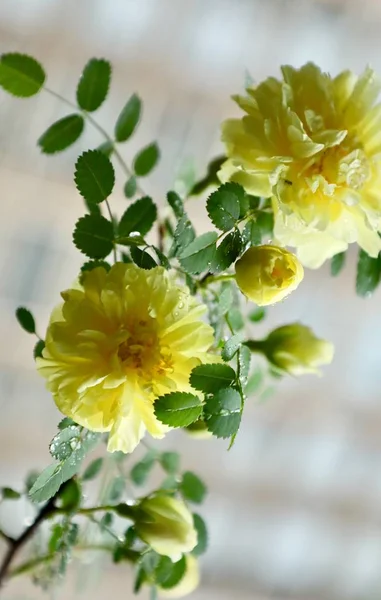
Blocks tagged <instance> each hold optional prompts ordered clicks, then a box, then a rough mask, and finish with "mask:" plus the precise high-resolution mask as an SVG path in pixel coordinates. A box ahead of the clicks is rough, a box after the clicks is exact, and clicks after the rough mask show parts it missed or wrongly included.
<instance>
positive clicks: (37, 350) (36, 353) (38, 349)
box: [33, 340, 45, 360]
mask: <svg viewBox="0 0 381 600" xmlns="http://www.w3.org/2000/svg"><path fill="white" fill-rule="evenodd" d="M44 348H45V342H44V340H38V342H36V345H35V346H34V348H33V357H34V360H36V358H41V356H42V351H43V349H44Z"/></svg>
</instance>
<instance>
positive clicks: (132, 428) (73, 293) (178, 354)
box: [37, 263, 215, 452]
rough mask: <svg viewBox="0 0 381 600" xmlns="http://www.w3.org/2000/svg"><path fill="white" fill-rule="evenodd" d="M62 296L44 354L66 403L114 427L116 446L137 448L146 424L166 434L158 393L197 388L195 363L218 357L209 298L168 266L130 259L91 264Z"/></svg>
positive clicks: (54, 387)
mask: <svg viewBox="0 0 381 600" xmlns="http://www.w3.org/2000/svg"><path fill="white" fill-rule="evenodd" d="M62 298H63V300H64V303H63V304H62V305H61V306H59V307H58V308H57V309H56V310H55V311H54V312H53V314H52V317H51V321H50V324H49V327H48V331H47V335H46V347H45V350H44V352H43V358H40V359H38V361H37V365H38V370H39V372H40V373H41V375H43V376H44V377H45V378H46V380H47V386H48V388H49V389H50V391H51V392H52V394H53V396H54V399H55V402H56V404H57V406H58V408H59V409H60V410H61V411H62V412H63V414H65V415H67V416H68V417H71V418H72V419H73V420H74V421H75V422H76V423H79V424H80V425H83V426H84V427H87V428H88V429H90V430H92V431H109V432H110V436H109V442H108V450H109V451H110V452H114V451H116V450H121V451H122V452H132V450H133V449H134V448H135V447H136V445H137V444H138V443H139V441H140V439H141V438H142V437H143V435H144V432H145V431H146V430H147V431H148V432H149V433H150V434H151V435H152V436H153V437H156V438H161V437H163V436H164V434H165V433H166V431H168V427H166V426H164V425H163V424H162V423H160V422H159V421H158V420H157V419H156V417H155V414H154V410H153V402H154V400H155V398H157V397H158V396H160V395H162V394H165V393H168V392H172V391H176V390H178V391H189V392H192V391H193V390H192V388H191V386H190V385H189V375H190V372H191V371H192V369H193V368H194V367H195V366H197V365H199V364H200V363H203V362H213V361H215V357H212V356H211V355H209V353H208V350H209V348H210V346H211V345H212V344H213V330H212V328H211V327H210V326H209V325H206V324H205V323H204V322H203V321H202V320H201V317H202V315H203V313H204V312H205V310H206V308H205V306H203V305H201V304H198V303H197V301H196V300H195V299H194V298H193V297H192V296H191V295H190V293H189V290H188V288H186V287H183V286H180V285H178V284H177V283H176V282H175V281H174V280H173V278H172V277H171V276H170V275H168V273H167V272H166V271H165V270H164V269H163V268H161V267H156V268H154V269H151V270H149V271H147V270H143V269H140V268H139V267H136V266H135V265H132V264H129V265H127V264H124V263H117V264H116V265H114V266H113V267H112V268H111V270H110V271H109V272H108V273H107V272H106V271H105V269H103V268H96V269H94V270H93V271H90V272H89V273H87V274H86V277H85V278H84V283H83V286H79V285H78V286H77V288H75V289H70V290H67V291H65V292H63V293H62Z"/></svg>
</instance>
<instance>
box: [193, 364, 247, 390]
mask: <svg viewBox="0 0 381 600" xmlns="http://www.w3.org/2000/svg"><path fill="white" fill-rule="evenodd" d="M235 379H236V374H235V372H234V369H232V368H231V367H229V365H224V364H213V365H199V366H198V367H195V368H194V369H193V371H192V373H191V375H190V379H189V383H190V384H191V386H192V387H193V388H194V389H195V390H199V391H200V392H204V394H213V393H215V392H218V390H220V389H222V388H226V387H229V386H230V385H231V384H232V383H233V382H234V381H235Z"/></svg>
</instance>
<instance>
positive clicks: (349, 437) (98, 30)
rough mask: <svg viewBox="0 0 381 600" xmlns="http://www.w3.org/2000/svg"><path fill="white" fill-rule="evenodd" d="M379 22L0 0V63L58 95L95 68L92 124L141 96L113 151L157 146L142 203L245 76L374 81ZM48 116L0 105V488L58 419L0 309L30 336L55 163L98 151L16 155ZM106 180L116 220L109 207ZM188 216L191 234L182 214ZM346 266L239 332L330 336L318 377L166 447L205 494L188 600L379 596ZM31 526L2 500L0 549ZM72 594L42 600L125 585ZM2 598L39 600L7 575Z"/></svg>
mask: <svg viewBox="0 0 381 600" xmlns="http://www.w3.org/2000/svg"><path fill="white" fill-rule="evenodd" d="M380 26H381V2H380V0H361V1H360V0H325V1H323V0H321V1H318V0H315V1H312V0H112V1H107V0H81V1H80V2H79V1H78V0H0V51H1V52H7V51H18V52H25V53H28V54H31V55H32V56H35V57H36V58H37V59H38V60H40V61H41V62H42V64H43V65H44V67H45V69H46V71H47V73H48V81H47V85H48V86H49V87H50V88H51V89H53V90H55V91H57V92H59V93H61V94H63V95H64V96H66V97H67V98H68V99H70V100H73V99H74V90H75V87H76V83H77V80H78V78H79V75H80V73H81V70H82V68H83V66H84V64H85V63H86V61H87V60H88V59H89V58H90V57H92V56H95V57H105V58H107V59H109V60H111V62H112V63H113V67H114V72H113V81H112V87H111V92H110V95H109V99H108V101H107V102H106V104H105V105H104V106H103V107H101V109H100V110H99V112H98V113H96V119H97V120H98V121H99V122H100V123H101V125H102V126H104V127H105V128H106V129H108V130H109V131H111V130H112V128H113V125H114V122H115V118H116V116H117V114H118V113H119V111H120V109H121V108H122V106H123V105H124V103H125V101H126V100H127V98H128V97H129V96H130V94H131V93H133V92H135V91H136V92H138V93H139V94H140V95H141V97H142V98H143V99H144V103H145V104H144V106H145V108H144V118H143V122H142V124H141V125H140V127H139V129H138V132H137V134H136V135H135V136H134V138H133V140H132V141H131V142H129V143H128V144H127V145H126V146H125V148H122V149H121V151H122V153H123V155H124V157H125V158H126V160H127V161H129V160H131V158H132V157H133V156H134V153H135V151H136V150H137V149H139V148H140V147H142V146H143V145H145V144H147V143H149V142H151V141H152V140H153V139H158V140H159V144H160V148H161V151H162V160H161V161H160V165H159V167H158V168H157V169H156V170H155V172H154V174H153V176H152V177H150V178H149V181H147V183H145V187H146V188H147V191H148V192H149V193H151V194H152V195H153V197H154V199H155V201H157V202H158V203H163V202H164V198H165V195H164V194H165V192H166V191H167V189H169V188H170V187H172V186H173V182H174V180H175V179H176V177H178V175H179V173H183V174H184V173H186V172H188V173H189V172H190V171H192V170H193V171H194V172H195V173H196V174H197V175H198V176H201V175H203V174H204V170H205V165H206V162H207V160H208V159H209V158H212V157H214V156H216V155H217V154H219V153H221V145H220V142H219V124H220V122H221V120H222V119H224V118H226V117H228V116H232V115H234V114H237V109H236V108H235V106H234V104H233V102H232V101H231V99H230V95H231V94H233V93H236V92H237V91H240V90H242V89H243V87H244V82H245V76H246V75H245V73H246V72H249V73H250V74H251V76H252V78H253V79H254V80H260V79H262V78H263V77H266V76H268V75H277V74H278V73H279V65H280V64H282V63H291V64H293V65H294V66H299V65H301V64H302V63H304V62H306V61H307V60H313V61H315V62H316V63H318V64H319V65H320V66H321V67H322V68H323V69H325V70H329V71H331V72H332V73H334V74H336V73H337V71H339V70H341V69H344V68H350V69H353V70H355V71H356V72H360V71H362V70H363V69H364V67H365V66H366V64H368V63H370V64H371V65H372V66H374V67H375V68H376V69H378V71H379V72H381V41H380ZM67 113H68V111H67V109H66V108H65V106H64V105H63V104H62V103H60V101H59V100H56V99H54V98H52V97H51V96H48V95H47V94H45V93H41V94H40V95H38V96H36V97H35V98H32V99H30V100H18V99H15V98H12V97H10V96H8V95H6V94H5V93H3V92H2V91H1V90H0V190H1V192H0V198H1V199H0V207H1V219H0V270H1V280H0V281H1V294H0V330H1V340H2V344H1V349H0V487H1V486H2V485H13V486H14V487H16V488H17V487H20V486H21V485H22V482H23V480H24V478H25V475H26V473H27V472H28V471H30V470H31V469H32V468H43V467H44V466H46V465H47V464H48V463H49V459H50V457H49V454H48V443H49V441H50V439H51V437H52V435H53V434H54V432H55V430H56V424H57V421H58V418H59V415H58V412H57V411H56V409H55V407H54V405H53V402H52V400H51V398H50V396H49V394H48V393H47V392H46V391H45V390H44V382H43V380H42V379H40V378H39V377H38V375H37V374H36V372H35V369H34V363H33V359H32V348H33V344H34V340H33V339H31V338H32V336H30V337H28V335H27V334H25V333H23V332H22V331H21V330H20V329H19V327H18V325H17V323H16V320H15V318H14V310H15V308H16V307H17V306H19V305H26V306H28V307H30V308H31V310H32V311H33V313H34V314H35V316H36V317H37V322H38V328H39V330H40V331H42V332H43V331H44V328H45V326H46V323H47V319H48V315H49V311H50V309H51V307H52V306H53V305H54V304H55V303H56V302H57V299H58V294H59V292H60V291H61V290H62V289H65V288H66V287H67V286H68V285H69V284H70V283H71V282H72V280H73V279H74V278H75V276H76V273H77V270H78V268H79V266H80V264H81V257H80V255H79V253H78V252H77V250H76V249H75V248H74V247H72V246H71V244H70V238H71V231H72V229H73V225H74V223H75V221H76V219H77V218H78V217H79V216H80V215H81V214H82V212H83V207H82V202H81V199H80V197H79V195H78V193H77V192H76V190H75V188H74V186H73V184H72V174H73V166H74V161H75V159H76V157H77V156H78V154H79V153H80V151H81V147H82V148H83V149H88V148H90V147H95V146H96V145H98V144H99V143H100V141H101V139H100V138H99V135H98V134H97V133H96V132H95V131H94V130H91V129H90V128H89V127H88V128H87V132H86V136H85V137H84V138H83V139H82V141H81V146H80V145H79V144H77V145H76V146H75V147H73V148H72V149H70V150H68V151H66V152H65V153H62V154H58V155H56V156H53V157H46V156H44V155H42V154H40V152H39V150H38V148H37V146H36V140H37V138H38V137H39V136H40V135H41V133H42V132H43V131H44V130H45V129H46V128H47V127H48V125H50V124H51V123H52V122H53V121H54V120H56V119H58V118H60V117H62V116H64V115H66V114H67ZM122 184H123V180H121V179H120V180H119V188H118V190H117V193H116V195H115V199H114V200H113V206H114V207H115V208H116V210H118V211H122V210H123V208H124V207H125V206H126V201H125V200H124V199H123V195H122ZM189 206H190V212H191V214H192V215H193V217H194V218H195V220H196V222H197V223H198V226H199V229H200V231H202V229H203V228H205V227H207V224H206V221H204V218H203V209H202V200H200V199H194V200H193V201H192V203H190V205H189ZM349 258H350V260H349V262H348V264H347V266H346V268H345V271H344V273H343V274H342V275H341V276H340V278H338V279H332V278H331V277H330V276H329V267H328V265H326V266H325V267H323V268H322V269H321V270H320V271H318V272H308V273H307V275H306V278H305V281H304V284H303V285H302V286H301V287H300V288H299V289H298V290H297V292H295V293H294V294H293V295H292V296H291V297H290V299H288V300H287V302H285V303H283V304H281V305H280V306H279V305H278V306H275V307H274V308H272V309H271V310H270V311H269V318H268V319H267V320H266V321H265V322H264V323H263V324H261V325H259V326H257V331H256V334H257V335H258V336H259V335H260V334H262V333H263V334H264V333H266V332H267V331H269V330H270V329H271V328H273V327H274V326H277V325H279V324H283V323H285V322H292V321H294V320H300V321H302V322H303V323H305V324H308V325H310V326H312V327H313V328H314V330H315V331H316V333H317V334H319V335H320V336H321V337H326V338H328V339H331V340H332V341H333V342H334V343H335V346H336V357H335V359H334V362H333V365H332V366H331V367H328V368H326V369H325V370H324V377H323V378H316V377H312V376H311V377H310V376H305V377H303V378H301V379H299V380H292V379H287V380H286V379H285V380H282V381H280V382H279V383H276V386H275V387H274V393H273V395H272V396H271V397H268V396H269V391H271V390H269V388H268V383H267V382H266V381H264V382H263V384H261V386H260V389H259V392H258V394H257V395H255V396H254V397H253V398H252V399H251V400H250V401H248V402H247V406H246V411H245V415H244V419H243V424H242V427H241V430H240V433H239V435H238V438H237V441H236V444H235V445H234V447H233V449H232V450H231V451H230V452H227V451H226V443H222V442H219V441H194V440H191V439H189V438H187V437H186V436H185V434H182V433H172V434H171V435H169V436H168V437H167V439H166V442H165V443H166V445H167V447H168V448H171V447H172V448H174V447H176V448H178V449H180V450H181V452H182V453H183V455H184V459H183V464H184V467H185V468H189V469H194V470H195V471H196V472H198V473H199V474H200V475H201V476H202V478H203V479H204V480H205V481H206V482H207V484H208V486H209V490H210V493H209V496H208V500H207V502H206V504H205V508H204V510H203V515H204V516H205V518H206V519H207V521H208V523H209V525H210V548H209V552H208V553H207V554H206V556H205V558H204V560H203V562H202V572H203V580H202V585H201V587H200V589H199V590H198V591H197V592H196V593H195V594H194V595H193V596H192V597H193V598H194V599H195V600H214V598H216V599H217V598H218V599H222V600H225V599H230V598H232V597H234V598H237V599H239V600H249V599H250V600H260V599H261V600H264V599H266V600H267V599H270V598H271V599H276V600H283V599H286V598H287V599H294V598H295V599H299V600H344V599H352V598H353V599H356V600H360V599H361V600H362V599H364V600H365V599H366V600H373V599H376V598H377V599H378V600H379V599H380V598H381V477H380V470H381V397H380V366H381V344H380V343H379V335H380V332H381V312H380V310H379V303H380V299H381V298H380V292H378V293H376V294H375V295H374V296H373V297H372V298H369V299H366V300H364V299H359V298H356V296H355V292H354V277H355V274H354V272H355V270H354V264H355V260H356V252H355V249H352V251H351V252H350V256H349ZM31 516H32V513H31V509H30V508H28V507H26V506H24V505H23V504H22V503H20V502H14V503H6V504H3V505H1V506H0V521H1V522H2V523H4V522H5V523H6V524H7V531H8V532H9V533H11V534H17V533H18V532H19V531H20V530H21V529H22V528H23V527H24V526H25V523H26V522H28V520H30V518H31ZM1 550H2V547H1V546H0V551H1ZM98 570H99V569H98ZM77 571H78V569H77ZM82 588H83V586H81V585H79V587H78V573H77V572H76V569H75V568H74V569H73V571H72V574H71V576H70V577H69V579H68V581H67V582H65V584H64V586H63V587H61V588H59V589H58V590H56V591H55V592H54V593H53V595H50V596H49V594H48V595H47V596H46V597H52V598H57V599H60V598H75V597H77V596H78V597H83V598H90V597H91V598H93V599H94V600H96V599H98V598H104V597H105V594H108V595H109V597H111V596H114V595H115V596H116V595H117V594H118V595H119V596H120V597H123V598H130V597H132V591H130V590H131V573H130V572H129V569H128V567H126V568H123V567H118V568H114V567H112V566H111V565H109V564H105V565H102V577H101V578H100V580H99V581H97V584H96V585H95V586H94V585H93V586H90V587H87V588H86V587H85V588H84V589H82ZM143 596H144V594H143ZM3 597H4V598H6V600H11V599H12V600H21V599H23V600H28V599H33V598H42V597H43V592H42V591H40V590H38V589H34V588H33V586H32V585H31V584H29V583H28V582H27V581H25V580H22V579H20V580H14V581H12V583H11V584H9V586H7V588H6V589H5V591H4V592H3Z"/></svg>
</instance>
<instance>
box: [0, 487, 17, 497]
mask: <svg viewBox="0 0 381 600" xmlns="http://www.w3.org/2000/svg"><path fill="white" fill-rule="evenodd" d="M0 497H1V498H2V499H3V500H18V499H19V498H21V494H20V492H16V490H13V489H12V488H10V487H3V488H0Z"/></svg>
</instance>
